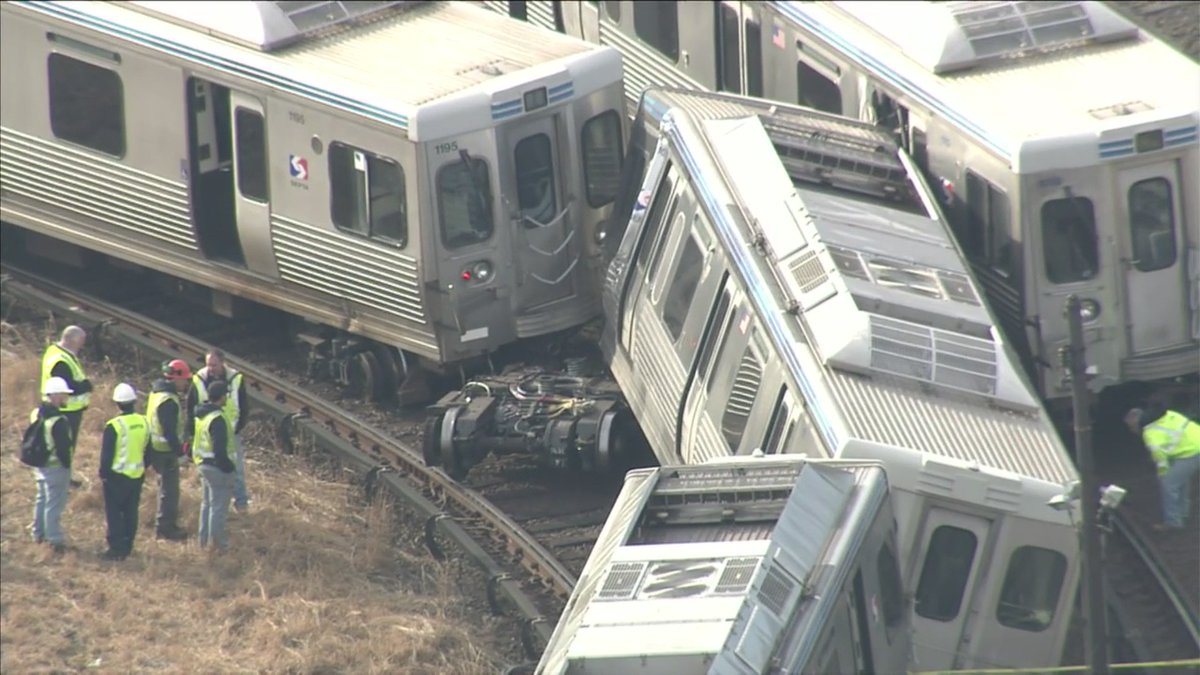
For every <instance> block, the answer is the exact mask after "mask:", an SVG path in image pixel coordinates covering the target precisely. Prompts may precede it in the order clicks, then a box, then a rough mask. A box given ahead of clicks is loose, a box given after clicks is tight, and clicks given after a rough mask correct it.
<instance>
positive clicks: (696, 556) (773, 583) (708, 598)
mask: <svg viewBox="0 0 1200 675" xmlns="http://www.w3.org/2000/svg"><path fill="white" fill-rule="evenodd" d="M905 602H906V601H905V594H904V589H903V586H902V585H901V580H900V568H899V564H898V558H897V553H896V524H895V518H894V516H893V513H892V508H891V501H890V500H889V494H888V483H887V478H886V476H885V474H884V471H883V469H882V468H881V467H880V466H879V465H878V464H876V463H873V462H831V461H829V460H812V461H806V460H804V459H802V458H799V457H796V456H787V457H770V458H768V457H758V458H749V457H741V458H737V460H734V461H718V462H717V463H710V464H704V465H700V466H671V467H661V468H652V469H638V470H635V471H631V472H630V473H629V474H628V475H627V476H626V478H625V485H624V487H623V489H622V490H621V494H620V496H618V497H617V501H616V503H615V504H614V505H613V509H612V512H611V513H610V514H609V517H608V521H607V522H606V523H605V524H604V528H603V529H602V530H601V532H600V537H599V538H598V539H597V541H596V546H595V548H593V549H592V553H591V555H590V556H589V557H588V561H587V564H586V565H585V566H584V569H583V573H582V574H581V575H580V577H579V582H578V583H577V584H576V585H575V590H574V591H573V592H572V593H571V598H570V600H568V601H567V605H566V608H565V609H564V610H563V613H562V616H561V617H560V618H559V622H558V625H557V626H556V627H555V630H554V633H553V635H552V636H551V638H550V642H549V644H548V645H547V647H546V650H545V651H544V653H543V656H542V660H541V662H540V663H539V664H538V667H537V670H536V671H535V672H537V673H542V674H545V675H558V674H565V673H573V674H579V675H583V674H585V673H587V674H592V675H633V674H635V673H644V674H646V675H650V674H652V673H655V674H661V675H685V674H699V673H711V674H712V675H736V674H745V675H752V674H754V675H756V674H758V673H797V674H798V673H814V674H816V673H820V674H821V675H825V674H827V673H849V672H854V673H902V672H905V671H906V670H907V665H908V658H909V626H908V612H907V611H906V610H907V608H906V606H905Z"/></svg>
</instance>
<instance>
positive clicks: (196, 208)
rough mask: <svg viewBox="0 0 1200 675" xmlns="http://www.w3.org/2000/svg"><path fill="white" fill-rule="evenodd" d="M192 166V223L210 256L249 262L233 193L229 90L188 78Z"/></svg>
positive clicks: (189, 146)
mask: <svg viewBox="0 0 1200 675" xmlns="http://www.w3.org/2000/svg"><path fill="white" fill-rule="evenodd" d="M186 86H187V92H186V93H187V109H188V110H187V113H188V160H187V161H188V166H187V167H186V169H187V170H186V171H185V174H186V175H187V177H188V179H189V184H190V185H189V188H190V194H191V201H192V204H191V207H192V227H193V228H195V230H196V240H197V241H198V242H199V243H200V250H201V252H202V253H204V256H205V257H206V258H208V259H209V260H220V261H222V262H226V263H233V264H236V265H243V264H245V258H244V257H243V255H242V242H241V238H240V237H239V236H238V227H237V212H236V209H235V207H234V197H233V189H234V188H233V133H232V130H231V129H230V122H231V121H232V118H231V116H230V109H229V88H228V87H223V86H221V85H219V84H215V83H213V82H208V81H206V80H202V79H200V78H198V77H189V78H188V80H187V85H186Z"/></svg>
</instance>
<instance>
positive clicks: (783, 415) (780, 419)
mask: <svg viewBox="0 0 1200 675" xmlns="http://www.w3.org/2000/svg"><path fill="white" fill-rule="evenodd" d="M790 417H791V408H790V406H789V405H788V398H787V387H786V386H785V387H781V388H780V389H779V398H777V399H776V400H775V408H774V409H772V410H771V419H770V421H768V422H767V435H766V437H765V438H764V439H763V445H762V451H763V454H766V455H775V454H778V453H779V452H780V450H782V449H783V445H782V443H781V441H783V430H784V428H785V427H787V426H788V422H789V421H790V419H789V418H790Z"/></svg>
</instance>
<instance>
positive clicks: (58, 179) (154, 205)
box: [0, 127, 196, 251]
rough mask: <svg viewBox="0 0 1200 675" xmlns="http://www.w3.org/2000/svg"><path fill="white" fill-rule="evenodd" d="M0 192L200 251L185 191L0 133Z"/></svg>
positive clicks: (115, 163)
mask: <svg viewBox="0 0 1200 675" xmlns="http://www.w3.org/2000/svg"><path fill="white" fill-rule="evenodd" d="M0 190H3V191H4V192H5V193H6V194H11V195H13V196H20V197H23V198H26V199H30V200H35V201H38V202H42V203H44V204H46V205H47V206H48V207H51V208H54V209H59V210H66V211H71V212H74V213H77V214H79V215H82V216H85V217H88V218H91V219H94V220H96V221H98V222H100V223H102V224H104V225H106V226H111V227H118V228H121V229H123V230H126V231H128V232H132V233H136V234H139V235H143V236H146V237H150V238H152V239H155V240H157V241H161V242H165V243H168V244H172V245H174V246H179V247H182V248H185V249H188V250H192V251H195V250H196V239H195V236H194V235H193V232H192V221H191V211H190V208H189V206H188V191H187V185H185V184H184V183H179V182H175V181H170V180H166V179H164V178H160V177H159V176H155V175H153V174H149V173H146V172H144V171H138V170H136V169H132V168H130V167H127V166H125V165H124V164H122V163H121V162H120V161H119V160H116V159H108V158H105V157H100V156H98V155H97V154H96V153H94V152H91V151H84V150H77V149H75V148H73V147H71V146H69V145H66V144H65V143H56V142H54V141H47V140H43V139H40V138H36V137H34V136H30V135H28V134H23V133H20V132H18V131H14V130H13V129H9V128H7V127H0Z"/></svg>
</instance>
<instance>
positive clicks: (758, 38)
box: [742, 18, 840, 108]
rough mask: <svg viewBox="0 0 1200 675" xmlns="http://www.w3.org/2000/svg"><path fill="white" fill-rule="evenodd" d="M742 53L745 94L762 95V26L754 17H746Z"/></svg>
mask: <svg viewBox="0 0 1200 675" xmlns="http://www.w3.org/2000/svg"><path fill="white" fill-rule="evenodd" d="M742 53H743V55H744V56H745V57H746V95H747V96H762V94H763V54H762V26H761V25H760V24H759V23H758V21H757V20H755V19H751V18H747V19H746V42H745V46H744V49H743V51H742ZM839 108H840V105H839Z"/></svg>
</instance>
